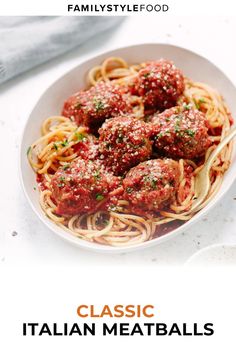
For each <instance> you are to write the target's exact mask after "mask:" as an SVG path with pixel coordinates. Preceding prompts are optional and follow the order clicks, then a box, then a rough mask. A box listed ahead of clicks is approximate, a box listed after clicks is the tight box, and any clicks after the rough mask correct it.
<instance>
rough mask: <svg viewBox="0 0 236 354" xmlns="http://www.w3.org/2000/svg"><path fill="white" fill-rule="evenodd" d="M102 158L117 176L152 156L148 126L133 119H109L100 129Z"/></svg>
mask: <svg viewBox="0 0 236 354" xmlns="http://www.w3.org/2000/svg"><path fill="white" fill-rule="evenodd" d="M98 132H99V135H100V136H99V151H100V158H101V159H102V160H103V161H104V164H105V165H106V166H107V167H108V168H109V169H111V171H112V172H113V173H114V174H115V175H122V174H124V172H126V171H127V170H129V169H130V168H131V167H133V166H135V165H137V164H138V163H139V162H141V161H145V160H147V159H148V158H149V157H150V156H151V152H152V143H151V141H150V140H149V136H150V129H149V126H148V124H146V123H144V122H143V121H140V120H138V119H135V118H132V117H116V118H112V119H108V120H107V121H106V122H105V123H104V124H103V125H102V127H101V128H100V129H99V131H98Z"/></svg>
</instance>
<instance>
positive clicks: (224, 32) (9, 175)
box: [0, 16, 236, 266]
mask: <svg viewBox="0 0 236 354" xmlns="http://www.w3.org/2000/svg"><path fill="white" fill-rule="evenodd" d="M235 33H236V21H235V18H232V17H231V18H230V17H202V18H200V17H168V20H166V19H165V18H164V17H162V18H160V17H158V16H155V17H151V16H149V17H131V18H127V19H126V20H125V21H124V22H123V23H122V24H121V25H120V27H118V28H116V29H114V30H112V31H110V33H107V34H105V35H101V36H99V37H97V38H96V39H95V40H90V41H89V42H88V43H86V44H84V45H83V46H81V47H80V48H78V49H76V50H74V51H72V52H70V53H68V54H66V55H64V56H62V57H60V58H58V59H56V60H52V61H50V62H49V63H47V64H44V65H41V66H40V67H38V68H36V69H34V70H31V71H29V72H28V73H26V74H23V75H21V76H19V77H17V78H15V79H13V80H11V81H9V82H8V83H6V84H4V85H2V86H1V88H0V96H1V99H0V105H1V116H0V133H1V144H2V146H3V147H4V149H7V153H4V155H3V157H2V158H4V157H6V156H7V159H6V160H5V161H2V162H1V170H2V172H1V174H0V179H1V186H2V188H1V199H0V203H1V208H2V210H1V232H2V233H3V235H2V236H3V237H1V238H0V260H1V263H2V264H4V263H5V264H8V265H16V266H18V265H22V264H25V265H30V266H33V265H41V264H45V265H49V264H52V265H55V264H58V265H59V264H60V265H68V266H69V265H71V266H75V265H78V266H87V265H95V266H96V265H106V266H110V265H132V264H135V265H137V264H149V265H153V266H155V265H158V264H162V265H181V264H183V263H184V262H185V261H186V260H187V259H188V258H189V257H190V256H191V255H192V254H193V253H194V252H196V251H197V250H199V249H201V248H203V247H205V246H207V245H210V244H213V243H218V242H227V243H236V227H235V226H236V217H235V215H236V200H235V198H236V185H234V186H233V187H232V188H231V189H230V191H229V192H228V193H227V195H226V196H225V197H224V199H222V201H221V202H220V203H219V204H218V205H217V207H216V208H215V209H214V210H212V211H211V212H210V213H209V214H208V215H207V217H205V218H204V219H202V220H201V221H200V222H199V223H197V224H195V225H193V226H192V227H191V228H190V229H188V231H187V232H185V233H182V234H180V235H179V236H177V237H176V238H175V239H172V240H170V241H168V242H166V243H164V244H161V245H159V246H157V247H153V248H151V249H146V250H143V251H140V252H135V253H128V254H126V253H125V250H124V252H123V253H122V254H120V255H103V254H94V253H90V252H88V251H84V250H80V249H78V248H75V247H74V246H72V245H70V244H66V243H65V241H62V240H61V239H59V238H58V237H57V236H56V235H54V234H53V233H52V232H51V231H48V230H47V229H46V227H45V226H44V225H42V223H41V222H40V221H39V220H38V218H37V217H36V215H34V213H33V212H32V210H31V208H30V206H29V205H28V203H27V201H26V199H25V197H24V195H23V192H22V189H21V186H20V182H19V178H18V176H19V172H18V149H19V143H20V137H21V133H22V129H23V125H24V123H25V121H26V119H27V116H28V114H29V112H30V110H31V109H32V107H33V105H34V104H35V102H36V101H37V99H38V97H39V96H40V95H41V94H42V93H43V92H44V90H45V89H46V87H47V86H49V85H50V84H51V83H52V82H53V81H54V80H55V79H57V78H58V77H60V76H61V75H62V74H63V73H64V72H66V71H67V70H69V69H71V68H72V67H74V66H76V65H77V64H78V63H80V62H81V61H83V60H85V59H87V58H89V57H91V56H93V55H96V54H98V53H100V52H102V51H105V50H110V49H112V48H116V47H119V46H125V45H127V44H133V43H141V42H164V43H172V44H176V45H180V46H183V47H186V48H189V49H191V50H194V51H196V52H197V53H199V54H202V55H204V56H205V57H206V58H208V59H210V60H212V61H213V62H214V63H215V64H216V65H218V66H219V67H220V68H221V69H222V70H223V71H225V73H226V74H227V75H228V76H229V77H230V78H231V80H232V81H233V82H234V83H236V69H235V62H236V51H235V48H234V42H235V38H234V37H235ZM157 55H158V53H157ZM203 79H204V78H203ZM14 231H16V232H17V235H16V236H12V233H13V232H14Z"/></svg>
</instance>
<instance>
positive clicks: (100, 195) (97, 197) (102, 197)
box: [96, 194, 104, 202]
mask: <svg viewBox="0 0 236 354" xmlns="http://www.w3.org/2000/svg"><path fill="white" fill-rule="evenodd" d="M103 199H104V196H103V195H102V194H96V200H98V201H99V202H100V201H101V200H103Z"/></svg>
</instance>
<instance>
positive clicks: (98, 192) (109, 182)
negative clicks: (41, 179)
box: [51, 158, 120, 215]
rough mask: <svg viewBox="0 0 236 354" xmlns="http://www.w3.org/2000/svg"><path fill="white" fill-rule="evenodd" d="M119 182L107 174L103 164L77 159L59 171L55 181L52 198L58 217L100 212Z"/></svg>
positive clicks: (52, 185) (54, 178) (52, 186)
mask: <svg viewBox="0 0 236 354" xmlns="http://www.w3.org/2000/svg"><path fill="white" fill-rule="evenodd" d="M119 183H120V180H119V178H118V177H115V176H113V175H112V174H111V173H109V172H107V171H106V170H105V169H104V167H103V166H102V165H101V163H99V162H98V161H97V162H92V161H90V160H83V159H80V158H79V159H77V160H75V161H74V162H72V163H71V165H70V166H69V167H68V166H67V168H60V169H59V170H58V171H57V172H56V173H55V175H54V176H53V178H52V181H51V190H52V198H53V200H54V201H55V203H56V205H57V208H56V213H57V214H59V215H78V214H84V213H90V212H94V211H96V210H97V209H98V208H101V204H103V203H105V202H106V201H107V198H108V197H109V193H110V192H111V191H113V190H114V189H116V188H117V187H118V186H119Z"/></svg>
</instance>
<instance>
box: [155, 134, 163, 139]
mask: <svg viewBox="0 0 236 354" xmlns="http://www.w3.org/2000/svg"><path fill="white" fill-rule="evenodd" d="M163 135H164V134H163V133H159V134H157V135H156V139H159V138H162V137H163Z"/></svg>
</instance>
